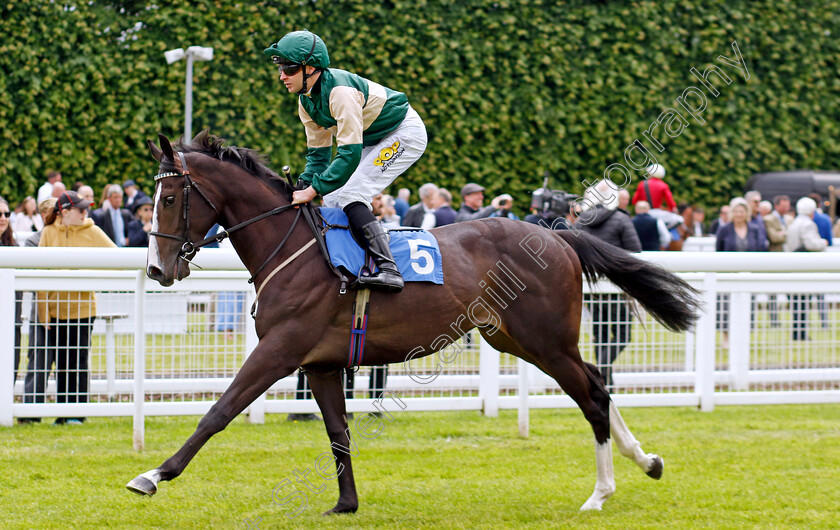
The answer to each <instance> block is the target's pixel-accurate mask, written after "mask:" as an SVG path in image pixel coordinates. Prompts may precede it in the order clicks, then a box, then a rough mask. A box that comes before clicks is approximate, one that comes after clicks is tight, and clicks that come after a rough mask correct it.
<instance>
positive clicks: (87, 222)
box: [0, 171, 152, 425]
mask: <svg viewBox="0 0 840 530" xmlns="http://www.w3.org/2000/svg"><path fill="white" fill-rule="evenodd" d="M36 196H37V200H36V198H35V197H32V196H27V197H25V198H24V199H23V200H22V201H21V202H20V204H18V205H17V207H16V208H14V210H12V209H11V208H10V206H9V203H8V202H7V201H6V200H4V199H2V198H0V245H2V246H18V245H24V246H33V247H34V246H37V247H112V248H116V247H125V246H138V247H142V246H147V245H148V233H149V231H150V230H151V217H152V208H151V206H152V201H151V199H149V197H148V196H147V195H146V194H145V193H143V192H142V191H140V190H139V188H138V187H137V185H136V183H135V182H134V181H132V180H127V181H125V182H124V183H123V184H122V186H120V185H119V184H110V185H108V186H106V187H105V188H104V189H103V192H102V198H101V200H100V202H99V206H100V207H99V208H97V209H93V210H92V211H91V208H92V207H93V206H94V191H93V188H91V187H90V186H87V185H85V184H84V183H82V182H77V183H75V184H74V185H73V186H72V188H71V189H69V190H68V189H67V187H66V186H65V184H64V182H63V181H62V175H61V173H59V172H57V171H52V172H50V173H49V174H48V175H47V182H45V183H44V184H43V185H42V186H41V187H40V188H39V189H38V193H37V194H36ZM126 197H127V198H128V201H127V203H126V204H127V205H128V206H129V208H131V211H129V210H128V209H127V208H124V207H123V200H124V198H126ZM15 300H16V311H15V321H16V322H15V323H16V325H15V376H14V377H15V379H17V369H18V366H19V364H20V354H21V344H20V342H21V325H22V320H23V318H22V314H21V313H22V301H23V293H21V292H17V293H15ZM95 318H96V295H95V294H94V293H93V292H90V291H42V292H37V293H34V299H33V303H32V310H31V313H30V316H29V344H28V348H27V357H28V360H27V371H26V376H25V378H24V402H25V403H43V402H44V399H45V393H46V385H47V378H48V375H49V373H50V372H51V371H53V365H54V366H55V368H54V373H55V378H56V387H57V392H56V402H57V403H85V402H87V400H88V390H89V369H88V358H89V353H90V345H91V333H92V331H93V321H94V319H95ZM19 421H20V422H21V423H30V422H36V421H40V419H38V418H20V419H19ZM84 421H85V418H82V417H73V418H58V419H56V421H55V424H56V425H73V424H81V423H83V422H84Z"/></svg>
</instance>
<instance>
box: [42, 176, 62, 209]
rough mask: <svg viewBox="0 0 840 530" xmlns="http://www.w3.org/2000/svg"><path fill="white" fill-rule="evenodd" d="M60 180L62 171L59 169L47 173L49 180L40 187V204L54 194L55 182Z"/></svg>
mask: <svg viewBox="0 0 840 530" xmlns="http://www.w3.org/2000/svg"><path fill="white" fill-rule="evenodd" d="M60 181H61V173H59V172H58V171H50V172H49V173H48V174H47V182H45V183H44V185H43V186H41V187H40V188H38V197H37V201H38V204H41V203H42V202H43V201H45V200H47V199H49V198H50V197H52V196H53V194H52V192H53V184H55V183H56V182H60Z"/></svg>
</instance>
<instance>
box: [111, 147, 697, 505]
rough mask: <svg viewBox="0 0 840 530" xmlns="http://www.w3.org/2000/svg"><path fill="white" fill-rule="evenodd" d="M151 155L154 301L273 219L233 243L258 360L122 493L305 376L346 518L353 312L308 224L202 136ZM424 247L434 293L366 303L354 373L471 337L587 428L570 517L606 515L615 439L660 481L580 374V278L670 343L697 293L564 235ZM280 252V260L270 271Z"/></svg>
mask: <svg viewBox="0 0 840 530" xmlns="http://www.w3.org/2000/svg"><path fill="white" fill-rule="evenodd" d="M160 143H161V148H160V149H158V148H157V147H156V146H155V145H154V144H153V143H152V142H149V147H150V149H151V151H152V154H153V156H154V157H155V159H157V160H158V162H159V163H160V172H159V174H158V175H157V176H156V177H155V179H156V181H157V184H156V189H155V197H154V208H155V209H154V217H153V221H152V222H153V232H154V233H155V234H157V235H156V236H155V237H151V238H150V244H149V254H148V264H147V271H146V272H147V274H148V276H149V277H150V278H152V279H154V280H157V281H158V282H159V283H160V284H161V285H164V286H168V285H172V283H173V282H174V281H175V280H181V279H183V278H185V277H186V276H187V275H189V273H190V270H189V262H188V261H187V259H189V258H190V257H191V256H192V254H194V252H195V251H194V249H193V248H192V247H190V244H191V243H192V242H195V241H199V240H201V239H202V238H203V237H204V234H206V233H207V231H208V229H209V228H210V227H211V226H212V225H213V224H214V223H215V222H217V221H218V222H219V223H221V224H222V225H223V226H225V227H228V228H230V227H234V226H236V225H237V224H239V223H242V222H244V221H246V220H249V219H254V218H257V217H258V216H260V215H261V214H264V213H266V212H271V211H272V210H275V209H276V210H278V213H276V214H274V215H270V216H266V217H265V218H263V219H261V220H259V221H258V222H254V223H252V224H249V225H247V226H245V227H243V228H242V229H240V230H237V231H232V232H231V233H230V239H231V242H232V243H233V246H234V248H235V249H236V251H237V253H238V254H239V256H240V257H241V259H242V261H243V263H244V264H245V265H246V267H247V268H248V270H249V271H250V272H251V274H252V275H254V276H255V277H254V280H255V284H254V285H255V288H256V289H257V292H258V293H259V295H258V299H259V306H258V311H257V315H256V329H257V334H258V336H259V343H258V345H257V347H256V348H255V349H254V351H253V352H252V353H251V355H250V356H249V357H248V358H247V360H246V361H245V363H244V364H243V365H242V368H241V369H240V370H239V372H238V373H237V375H236V377H235V378H234V380H233V382H232V383H231V385H230V388H228V389H227V391H226V392H225V393H224V394H223V395H222V396H221V397H220V398H219V400H218V402H216V403H215V404H214V405H213V407H212V408H211V409H210V411H209V412H208V413H207V414H206V415H205V416H204V417H203V418H202V419H201V421H199V423H198V427H197V429H196V431H195V432H194V433H193V434H192V436H190V437H189V439H188V440H187V441H186V443H185V444H184V445H183V447H181V449H179V450H178V452H177V453H175V454H174V455H173V456H172V457H170V458H169V459H167V460H166V461H165V462H163V464H161V465H160V466H159V467H157V468H155V469H153V470H151V471H148V472H146V473H143V474H141V475H139V476H138V477H136V478H134V479H133V480H132V481H131V482H129V483H128V485H127V487H128V488H129V489H130V490H132V491H134V492H137V493H141V494H146V495H152V494H154V493H155V492H156V491H157V485H158V483H159V482H160V481H166V480H172V479H174V478H175V477H177V476H178V475H180V474H181V473H182V472H183V471H184V468H186V467H187V464H189V462H190V461H191V460H192V458H193V457H194V456H195V455H196V453H197V452H198V451H199V449H201V447H202V446H203V445H204V444H205V443H206V442H207V440H208V439H209V438H210V437H211V436H213V435H214V434H215V433H217V432H219V431H221V430H223V429H224V428H225V427H226V426H227V425H228V423H230V422H231V420H233V419H234V418H235V417H236V416H237V415H238V414H239V413H241V412H242V411H243V410H244V409H245V408H246V407H248V405H249V404H250V403H251V402H252V401H254V400H255V399H256V398H257V397H259V396H260V395H261V394H263V393H264V392H265V391H266V390H267V389H268V388H269V387H270V386H271V385H272V384H273V383H274V382H275V381H277V380H279V379H281V378H283V377H286V376H288V375H290V374H292V373H293V372H294V371H295V370H296V369H297V368H298V367H303V368H304V369H305V371H306V376H307V378H308V379H309V384H310V386H311V389H312V392H313V395H314V397H315V399H316V401H317V403H318V406H319V407H320V409H321V412H322V414H323V417H324V423H325V425H326V430H327V434H328V435H329V439H330V442H331V444H332V448H333V449H332V450H333V455H334V457H335V465H336V474H337V475H338V486H339V497H338V502H337V503H336V505H335V507H334V508H332V509H331V510H329V511H328V512H327V513H342V512H355V511H356V509H357V508H358V498H357V495H356V487H355V482H354V479H353V470H352V467H351V461H350V454H349V452H348V451H341V450H339V449H337V448H336V446H341V447H343V448H345V449H346V448H347V447H349V444H350V439H349V438H350V437H349V431H348V427H347V419H346V416H345V402H344V392H343V389H342V379H341V373H342V371H343V368H344V367H345V366H346V365H347V362H348V359H347V349H348V344H349V340H350V329H349V323H350V321H351V311H352V305H353V301H354V296H352V295H348V296H343V297H339V296H338V294H337V290H338V284H339V280H338V278H337V277H336V276H335V275H334V274H333V273H332V272H331V270H330V269H329V267H328V266H327V264H326V262H325V260H324V258H323V257H322V256H321V254H320V252H319V251H318V247H317V246H315V245H311V246H308V245H310V244H311V241H312V237H313V236H312V232H311V231H310V230H309V228H308V227H307V226H306V225H305V224H304V223H297V224H294V223H293V220H294V219H295V217H296V212H298V211H299V208H296V207H288V205H289V202H290V197H291V191H292V189H291V186H289V185H288V184H286V183H285V182H284V181H283V180H282V179H281V178H280V177H278V175H277V174H275V173H273V172H272V171H271V170H270V169H269V168H268V167H267V166H266V165H265V163H264V162H263V161H262V160H261V159H260V157H259V156H258V155H257V154H256V153H255V152H253V151H251V150H248V149H243V148H236V147H225V146H224V145H223V141H222V140H221V139H219V138H216V137H214V136H211V135H209V133H207V132H206V131H205V132H202V133H200V134H199V135H198V136H196V138H195V139H194V140H193V142H192V145H189V146H177V145H176V147H177V148H178V149H177V151H176V150H174V149H173V147H172V146H171V145H170V143H169V140H167V139H166V137H164V136H162V135H161V138H160ZM185 166H186V167H185ZM433 233H434V235H435V236H436V237H437V240H438V242H439V244H440V250H441V255H442V257H443V273H444V279H445V284H444V285H434V284H429V283H408V284H406V286H405V290H404V291H403V292H402V293H400V294H390V293H381V292H374V293H372V294H371V298H370V306H369V325H368V334H367V344H366V355H365V357H364V363H363V364H365V365H382V364H388V363H396V362H405V363H406V365H407V366H409V367H410V360H411V359H412V358H415V357H421V356H423V355H429V354H432V353H434V352H437V351H439V350H443V352H446V351H447V349H449V350H451V349H452V348H454V347H456V345H455V344H453V343H454V342H455V341H456V340H457V339H458V338H459V337H460V336H461V335H463V334H464V333H466V332H467V331H469V330H470V329H473V328H475V327H479V329H480V332H481V334H482V336H484V338H485V339H486V340H487V341H488V342H489V343H490V344H491V345H492V346H493V347H494V348H496V349H497V350H499V351H503V352H507V353H510V354H512V355H515V356H517V357H520V358H522V359H524V360H526V361H528V362H530V363H532V364H534V365H536V366H537V367H539V368H540V369H541V370H543V371H544V372H545V373H546V374H548V375H550V376H551V377H552V378H554V379H555V380H556V381H557V383H559V385H560V387H561V388H562V389H563V390H564V391H565V392H566V393H567V394H568V395H569V396H570V397H571V398H572V399H573V400H574V401H575V403H577V405H578V406H579V407H580V409H581V411H582V412H583V415H584V416H585V418H586V419H587V421H589V423H590V424H591V426H592V430H593V431H594V434H595V442H596V451H595V454H596V464H597V479H596V483H595V491H594V492H593V494H592V496H591V497H590V498H589V499H588V500H587V501H586V502H585V503H584V504H583V506H582V507H581V509H596V510H598V509H601V507H602V505H603V503H604V502H605V501H606V500H607V499H608V498H609V497H610V495H612V493H613V492H614V491H615V481H614V478H613V471H612V449H611V445H610V434H611V433H612V436H613V438H614V439H615V441H616V444H617V446H618V448H619V450H620V452H621V454H622V455H624V456H626V457H628V458H630V459H631V460H633V461H634V462H635V463H636V464H637V465H638V466H639V467H641V468H642V470H643V471H644V472H645V473H647V474H648V475H650V476H651V477H653V478H655V479H658V478H659V477H660V476H661V475H662V470H663V461H662V459H661V458H660V457H659V456H657V455H655V454H645V453H644V452H643V451H642V449H641V447H640V444H639V442H638V441H636V439H635V438H634V437H633V435H632V434H631V433H630V431H629V429H628V428H627V426H626V425H625V423H624V421H623V420H622V418H621V416H620V414H619V413H618V409H617V408H616V406H615V404H613V403H612V401H611V400H610V396H609V394H608V392H607V390H606V388H605V387H604V383H603V380H602V379H601V377H600V374H599V372H598V370H597V369H596V368H595V366H593V365H591V364H588V363H585V362H584V361H583V360H582V359H581V356H580V352H579V350H578V335H579V332H580V320H581V307H582V299H583V294H582V281H583V276H586V277H587V279H588V280H590V281H592V280H594V279H596V278H598V277H602V276H605V277H606V278H608V279H609V280H611V281H612V282H613V283H615V284H616V285H617V286H618V287H620V288H621V289H622V290H624V291H625V292H626V293H627V294H629V295H630V296H632V297H634V298H636V299H637V300H638V301H639V302H640V303H641V305H642V306H643V307H644V308H645V309H646V310H647V311H648V312H649V313H650V314H652V315H653V316H654V317H655V318H656V319H657V320H658V321H659V322H661V323H662V324H663V325H665V326H666V327H668V328H669V329H671V330H676V331H682V330H686V329H688V328H689V327H690V326H691V325H692V324H693V322H694V321H695V319H696V312H697V309H698V299H697V297H696V291H695V290H694V289H693V288H691V287H690V286H689V285H688V284H687V283H685V282H684V281H683V280H681V279H679V278H678V277H676V276H675V275H673V274H671V273H669V272H667V271H665V270H664V269H662V268H660V267H658V266H656V265H653V264H651V263H648V262H646V261H644V260H641V259H638V258H636V257H634V256H632V255H631V254H629V253H627V252H625V251H623V250H620V249H617V248H616V247H613V246H611V245H609V244H606V243H603V242H601V241H600V240H598V239H596V238H593V237H590V236H588V235H587V234H585V233H580V232H575V231H573V230H566V231H559V232H552V231H550V230H547V229H545V228H541V227H539V226H537V225H532V224H528V223H523V222H519V221H511V220H508V219H503V218H492V219H482V220H480V221H472V222H466V223H460V224H454V225H449V226H444V227H441V228H436V229H434V230H433ZM283 239H285V240H286V243H285V245H284V246H282V248H281V250H280V251H279V252H277V253H276V255H274V256H272V253H273V251H274V250H275V249H276V248H277V246H278V243H279V242H280V241H281V240H283ZM183 258H186V259H183ZM266 261H268V263H267V266H264V267H263V263H265V262H266ZM281 265H282V267H280V266H281ZM278 271H279V272H278ZM409 352H411V353H409ZM443 352H441V354H443ZM441 354H439V355H441ZM450 354H451V351H450ZM365 416H367V415H364V416H363V415H357V417H356V423H357V426H358V425H359V421H360V420H362V421H374V420H375V419H376V417H375V416H372V415H371V416H370V417H368V418H365Z"/></svg>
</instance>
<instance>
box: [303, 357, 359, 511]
mask: <svg viewBox="0 0 840 530" xmlns="http://www.w3.org/2000/svg"><path fill="white" fill-rule="evenodd" d="M342 372H344V370H339V371H337V372H333V373H327V374H322V373H316V372H309V371H307V372H306V378H307V379H309V387H310V388H311V389H312V395H313V396H314V397H315V401H317V402H318V407H319V408H320V409H321V414H323V415H324V427H326V429H327V436H329V437H330V446H331V447H332V452H333V456H334V457H335V471H336V475H337V476H338V502H337V503H336V505H335V507H333V509H332V510H329V511H328V512H325V513H324V515H329V514H333V513H353V512H355V511H356V510H357V509H358V507H359V499H358V497H357V495H356V483H355V481H354V479H353V466H352V464H351V462H350V453H351V452H352V445H351V442H350V429H348V428H347V415H346V404H345V402H344V389H343V388H342V387H343V385H342V383H341V374H342Z"/></svg>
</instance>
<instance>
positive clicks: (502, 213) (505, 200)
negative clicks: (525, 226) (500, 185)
mask: <svg viewBox="0 0 840 530" xmlns="http://www.w3.org/2000/svg"><path fill="white" fill-rule="evenodd" d="M493 206H495V207H496V211H495V212H493V213H492V214H490V217H507V218H508V219H513V220H514V221H518V220H519V217H518V216H517V215H516V214H515V213H513V212H512V211H511V209H512V208H513V197H511V196H510V194H508V193H503V194H501V195H499V196H498V197H496V198H495V199H493Z"/></svg>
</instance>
